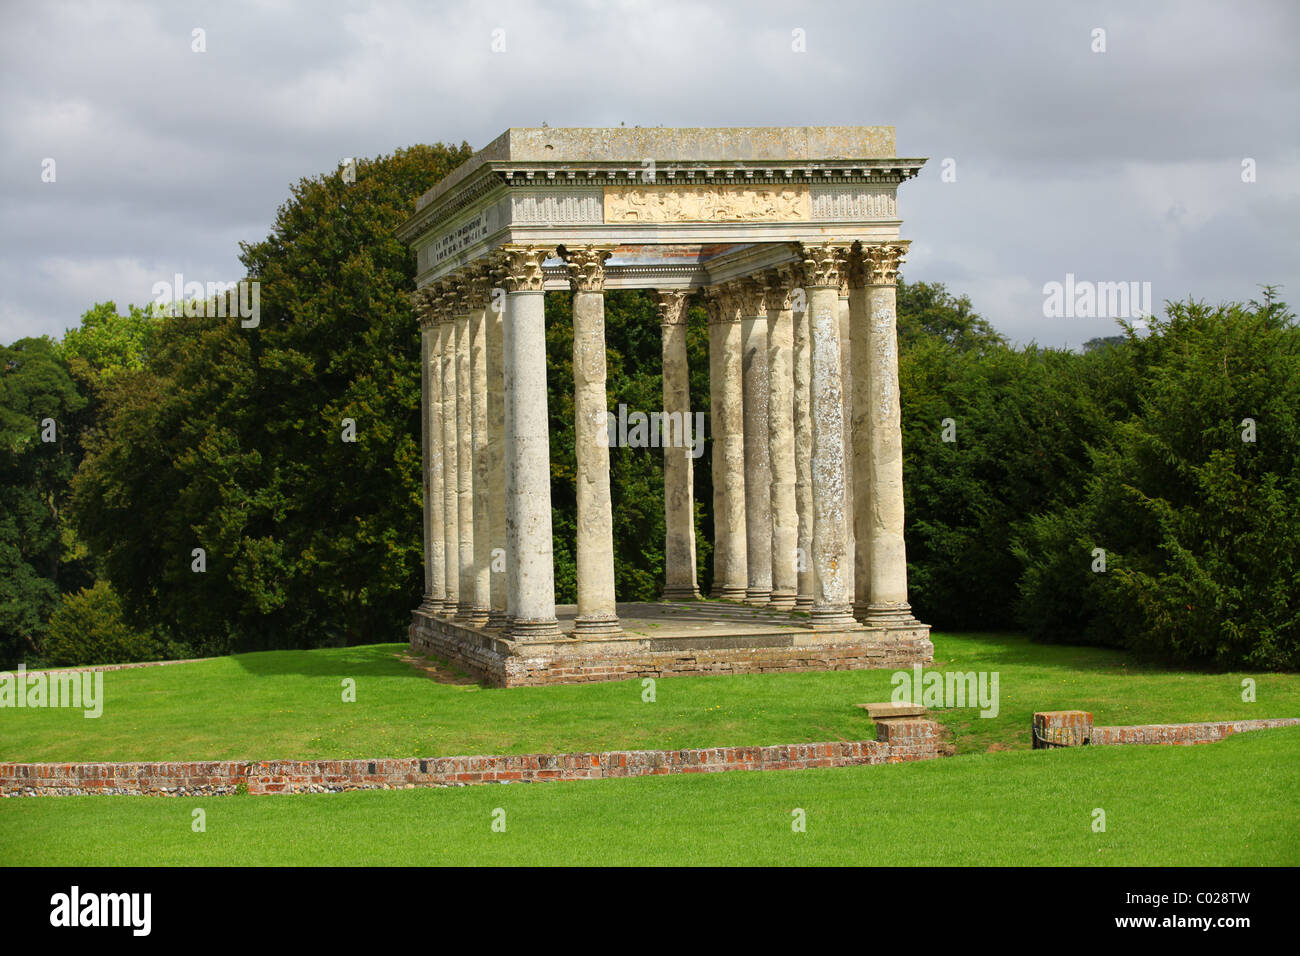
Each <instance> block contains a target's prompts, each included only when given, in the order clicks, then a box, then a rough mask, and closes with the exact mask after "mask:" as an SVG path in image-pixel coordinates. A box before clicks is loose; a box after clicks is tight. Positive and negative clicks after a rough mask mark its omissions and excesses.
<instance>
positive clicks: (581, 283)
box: [559, 245, 614, 292]
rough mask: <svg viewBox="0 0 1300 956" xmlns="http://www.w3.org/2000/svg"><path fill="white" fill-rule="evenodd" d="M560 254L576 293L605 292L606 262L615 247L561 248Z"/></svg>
mask: <svg viewBox="0 0 1300 956" xmlns="http://www.w3.org/2000/svg"><path fill="white" fill-rule="evenodd" d="M559 252H560V256H561V258H563V259H564V262H565V265H566V266H567V267H568V270H569V285H570V286H571V287H572V288H573V291H574V292H604V291H605V260H606V259H608V258H609V257H610V256H611V255H612V254H613V252H614V247H613V246H594V245H585V246H575V247H568V246H561V247H560V249H559Z"/></svg>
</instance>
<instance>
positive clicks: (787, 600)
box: [768, 590, 812, 611]
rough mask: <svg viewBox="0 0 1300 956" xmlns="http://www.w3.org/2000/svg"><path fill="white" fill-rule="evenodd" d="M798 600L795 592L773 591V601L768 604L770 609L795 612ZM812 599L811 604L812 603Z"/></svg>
mask: <svg viewBox="0 0 1300 956" xmlns="http://www.w3.org/2000/svg"><path fill="white" fill-rule="evenodd" d="M797 600H798V598H797V595H796V594H795V593H794V592H793V591H778V590H773V591H772V599H771V600H770V601H769V602H768V607H770V608H773V609H774V610H777V611H793V610H794V607H795V604H796V602H797ZM811 600H812V599H811V598H810V599H809V602H810V603H811Z"/></svg>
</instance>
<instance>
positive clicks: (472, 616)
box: [457, 607, 492, 627]
mask: <svg viewBox="0 0 1300 956" xmlns="http://www.w3.org/2000/svg"><path fill="white" fill-rule="evenodd" d="M491 615H492V609H491V608H486V607H472V608H470V609H469V613H468V614H466V615H465V616H464V617H463V618H457V620H460V621H464V622H465V623H466V624H468V625H469V626H470V627H487V622H488V620H489V618H490V617H491Z"/></svg>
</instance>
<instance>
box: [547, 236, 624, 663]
mask: <svg viewBox="0 0 1300 956" xmlns="http://www.w3.org/2000/svg"><path fill="white" fill-rule="evenodd" d="M612 251H613V247H611V246H591V245H587V246H581V247H575V248H564V247H561V254H562V255H563V256H564V259H565V262H566V263H567V264H568V269H569V284H570V285H571V286H572V288H573V410H574V419H575V421H574V432H573V445H574V457H575V459H576V461H577V488H576V498H577V505H578V515H577V533H578V540H577V547H576V556H577V571H578V615H577V618H576V619H575V620H574V626H573V633H574V636H575V637H582V636H588V635H596V634H619V633H621V632H622V628H621V627H620V626H619V623H618V609H617V606H616V604H615V597H614V513H613V505H612V503H611V501H610V494H609V424H608V418H607V415H608V413H609V401H608V397H607V395H606V392H605V260H606V259H608V258H609V256H610V253H611V252H612Z"/></svg>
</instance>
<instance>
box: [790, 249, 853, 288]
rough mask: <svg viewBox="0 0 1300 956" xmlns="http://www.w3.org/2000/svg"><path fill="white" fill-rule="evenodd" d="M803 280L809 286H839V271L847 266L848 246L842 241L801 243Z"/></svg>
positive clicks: (842, 270)
mask: <svg viewBox="0 0 1300 956" xmlns="http://www.w3.org/2000/svg"><path fill="white" fill-rule="evenodd" d="M800 249H801V253H800V254H801V256H802V258H803V273H804V282H805V283H806V284H807V285H808V286H809V288H822V289H835V290H836V291H837V292H838V291H839V288H840V279H841V273H842V272H844V270H845V269H846V268H847V257H846V253H847V252H848V247H847V246H846V245H845V244H844V243H842V242H839V243H837V242H817V243H802V244H801V246H800Z"/></svg>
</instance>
